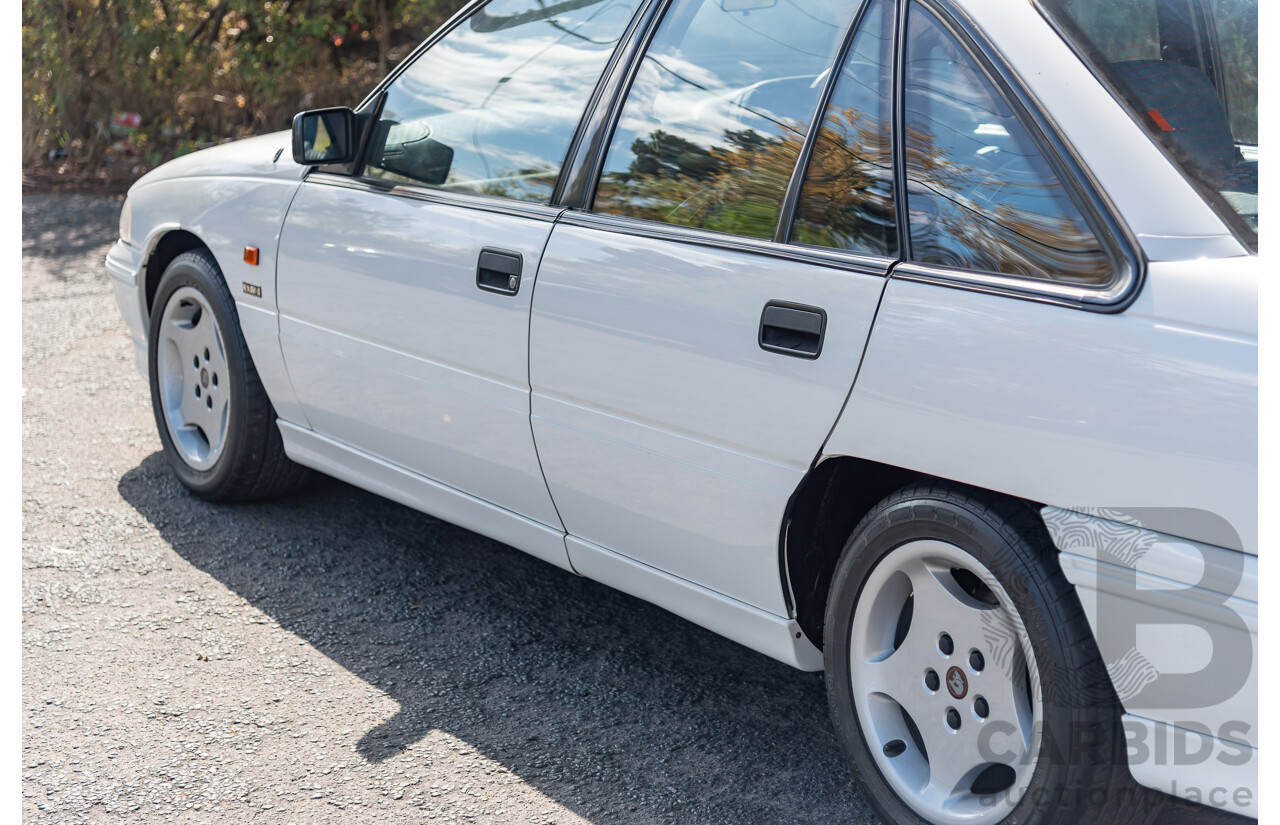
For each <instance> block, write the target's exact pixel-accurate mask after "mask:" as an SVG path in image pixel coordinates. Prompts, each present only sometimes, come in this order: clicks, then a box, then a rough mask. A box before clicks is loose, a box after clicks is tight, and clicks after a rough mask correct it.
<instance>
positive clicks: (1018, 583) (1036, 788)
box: [824, 497, 1122, 825]
mask: <svg viewBox="0 0 1280 825" xmlns="http://www.w3.org/2000/svg"><path fill="white" fill-rule="evenodd" d="M918 539H937V540H940V541H944V542H947V543H950V544H953V545H955V546H957V547H959V548H961V549H962V550H964V551H965V552H967V553H968V554H970V555H971V556H973V557H974V558H975V559H976V560H977V561H979V562H981V563H982V564H983V565H984V566H985V567H986V568H987V569H988V570H990V571H991V573H992V574H994V575H995V577H996V579H997V580H998V581H999V582H1000V584H1001V586H1002V587H1004V589H1005V591H1006V592H1007V593H1008V594H1009V597H1010V599H1011V600H1012V601H1013V603H1014V606H1015V607H1016V609H1017V611H1018V613H1019V615H1020V617H1021V619H1022V622H1023V624H1024V626H1025V628H1026V631H1027V635H1028V637H1029V638H1030V641H1031V647H1032V650H1033V652H1034V655H1035V658H1036V667H1037V668H1038V670H1039V672H1040V681H1041V694H1042V712H1043V720H1042V727H1041V731H1042V737H1041V747H1040V754H1039V758H1038V760H1037V764H1036V767H1035V770H1034V772H1033V774H1032V778H1031V781H1030V783H1029V785H1028V788H1027V793H1026V794H1025V795H1024V796H1023V798H1022V800H1021V801H1020V802H1019V803H1018V805H1017V806H1015V808H1014V809H1013V811H1012V812H1011V813H1010V815H1009V816H1008V817H1006V818H1005V819H1004V820H1002V825H1013V823H1018V825H1022V824H1023V823H1044V822H1051V821H1055V820H1058V817H1057V816H1055V815H1053V812H1054V811H1055V810H1058V811H1061V810H1065V809H1067V808H1071V809H1075V808H1077V805H1078V804H1082V803H1083V804H1088V800H1087V799H1084V800H1072V799H1071V798H1070V797H1069V794H1068V795H1067V796H1066V797H1065V798H1064V795H1063V793H1062V791H1069V790H1070V785H1069V784H1068V780H1069V779H1070V776H1069V773H1070V772H1069V771H1068V767H1069V766H1070V765H1072V764H1075V763H1078V762H1079V761H1080V760H1084V762H1085V763H1086V764H1088V765H1090V766H1098V765H1103V766H1106V767H1107V768H1108V769H1109V768H1110V766H1111V765H1112V764H1113V761H1112V760H1114V759H1115V758H1116V753H1115V743H1114V730H1113V728H1114V725H1115V721H1114V712H1113V710H1112V708H1113V707H1114V706H1113V702H1114V699H1112V700H1111V701H1103V702H1101V703H1097V704H1093V705H1092V706H1089V705H1087V704H1086V703H1087V702H1089V701H1090V700H1092V701H1096V699H1097V698H1098V697H1080V696H1079V695H1078V694H1079V693H1080V692H1081V691H1078V690H1076V689H1074V688H1075V685H1074V682H1075V681H1078V680H1074V679H1073V677H1072V674H1071V672H1070V666H1069V664H1068V659H1069V657H1068V655H1067V653H1066V647H1067V645H1066V644H1065V643H1064V642H1065V641H1066V640H1064V638H1063V637H1062V636H1061V632H1062V630H1063V629H1062V628H1061V627H1059V626H1058V625H1057V624H1055V623H1052V622H1051V621H1050V617H1051V615H1052V613H1051V610H1050V605H1049V604H1048V603H1047V601H1046V599H1045V597H1044V593H1043V592H1042V591H1041V589H1040V587H1039V586H1038V585H1037V584H1036V583H1037V582H1039V581H1042V580H1043V577H1044V576H1046V575H1055V574H1056V575H1058V576H1061V575H1062V573H1061V571H1060V570H1057V569H1056V566H1057V562H1056V559H1053V558H1052V557H1050V558H1044V557H1039V558H1037V557H1036V553H1034V552H1031V551H1030V550H1031V549H1030V548H1028V547H1027V546H1025V544H1024V543H1021V542H1017V541H1010V539H1009V538H1008V537H1007V536H1006V535H1002V534H1001V532H1000V531H999V530H998V529H997V528H996V527H995V526H993V525H992V524H990V523H989V522H988V521H987V520H985V519H983V518H979V517H976V516H975V514H974V513H972V512H969V511H968V510H967V509H966V508H964V507H963V506H958V505H957V504H955V503H953V502H949V501H943V500H938V499H932V498H926V497H920V498H906V499H904V500H901V501H897V502H894V503H893V504H892V505H891V506H888V507H885V508H883V509H878V510H875V511H873V512H872V514H870V515H869V516H868V518H867V520H865V521H864V523H863V526H860V528H859V529H858V530H856V531H855V532H854V534H853V536H852V537H851V538H850V540H849V542H848V544H847V545H846V547H845V550H844V554H843V555H842V557H841V560H840V562H839V564H838V565H837V568H836V572H835V575H834V576H833V578H832V586H831V598H830V599H829V601H828V609H827V622H826V627H825V631H824V653H825V658H826V674H825V676H826V682H827V692H828V697H829V701H830V705H831V713H832V718H833V721H834V723H835V726H836V729H837V733H838V735H839V738H840V744H841V747H842V749H843V750H844V753H845V756H846V758H847V759H848V760H849V761H850V762H851V763H852V765H853V767H854V771H855V773H856V775H857V778H858V781H859V782H860V784H861V785H862V787H863V790H864V792H865V793H866V796H867V799H868V800H869V801H870V802H871V803H872V805H873V806H874V807H875V808H876V809H877V810H878V811H879V812H880V813H881V815H882V816H884V817H885V818H886V819H888V820H889V821H891V822H895V823H912V825H926V823H927V820H925V819H922V818H921V817H920V816H919V815H917V814H916V813H915V811H913V810H912V809H911V808H910V807H908V806H907V805H906V804H905V803H904V802H902V801H901V800H900V799H899V798H898V796H897V794H896V793H895V792H894V791H893V789H892V787H891V786H890V785H889V783H888V782H887V780H886V779H885V778H884V776H883V775H882V774H881V772H880V769H879V766H878V765H877V764H876V762H875V759H874V757H873V756H872V754H871V752H870V751H869V747H870V745H869V744H867V743H866V740H865V739H864V737H863V734H862V728H861V724H860V722H859V720H858V714H857V707H856V705H855V702H854V696H853V686H852V678H851V676H850V645H849V642H850V636H851V632H852V624H853V617H854V611H855V609H856V605H857V601H858V598H859V597H861V595H862V592H861V591H862V588H863V586H864V585H865V583H866V580H867V578H868V576H869V575H870V574H871V571H872V570H873V569H874V568H875V566H876V565H877V564H878V563H879V562H880V561H881V560H882V559H884V558H885V556H886V555H888V553H890V552H891V551H892V550H894V549H896V548H897V547H900V546H902V545H903V544H906V543H908V542H910V541H914V540H918ZM1048 565H1053V568H1052V569H1051V568H1049V567H1048ZM1082 698H1084V699H1085V700H1086V701H1085V702H1082V701H1081V699H1082ZM1082 705H1086V706H1083V707H1082ZM1080 726H1083V728H1084V729H1087V730H1091V731H1093V732H1094V735H1095V736H1100V737H1101V741H1097V742H1094V741H1090V740H1089V738H1088V737H1084V738H1083V741H1073V736H1072V734H1073V730H1076V731H1078V730H1080V729H1081V727H1080ZM1121 756H1122V755H1121ZM1073 802H1075V803H1076V804H1072V803H1073ZM1064 806H1065V807H1064Z"/></svg>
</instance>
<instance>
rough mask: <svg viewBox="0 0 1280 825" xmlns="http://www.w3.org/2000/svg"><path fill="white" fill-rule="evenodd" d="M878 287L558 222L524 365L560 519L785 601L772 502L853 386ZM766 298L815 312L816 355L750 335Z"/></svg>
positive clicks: (649, 557)
mask: <svg viewBox="0 0 1280 825" xmlns="http://www.w3.org/2000/svg"><path fill="white" fill-rule="evenodd" d="M883 285H884V279H883V278H882V277H880V276H876V275H867V274H859V273H854V272H848V271H844V270H838V269H833V268H828V267H824V266H819V265H816V264H810V263H798V262H795V261H786V260H780V259H777V258H771V257H768V256H765V255H756V254H750V253H747V252H738V251H728V250H724V249H713V248H708V247H705V246H697V245H694V244H691V243H687V242H683V241H677V240H674V239H667V238H644V237H636V236H632V235H624V234H619V233H617V232H612V231H607V230H604V229H596V228H587V227H580V226H564V225H557V227H556V229H555V232H553V233H552V236H551V241H550V242H549V243H548V244H547V251H546V253H545V254H544V256H543V264H542V269H541V270H540V271H539V273H538V292H537V299H536V300H535V301H534V307H533V320H532V322H531V324H530V347H531V352H530V356H531V357H530V366H529V371H530V381H531V383H532V385H533V391H534V395H533V429H534V433H535V435H536V436H537V441H538V452H539V455H540V456H541V458H542V468H543V471H544V473H545V474H546V478H547V484H548V485H549V486H550V488H551V492H552V495H553V497H554V498H555V502H556V507H557V508H558V509H559V511H560V515H561V517H562V518H563V519H564V525H565V529H566V530H568V531H569V533H570V534H572V535H574V536H578V537H580V538H582V539H585V540H586V541H589V542H592V543H594V544H597V545H599V546H601V547H607V548H608V549H610V550H613V551H615V552H617V553H620V554H622V555H624V556H626V557H628V558H631V559H635V560H636V561H639V562H642V563H644V564H646V565H649V566H650V567H655V568H658V569H660V570H665V571H667V572H668V573H671V574H674V575H676V576H679V577H680V578H682V579H686V580H688V581H691V582H694V583H696V584H699V585H702V586H704V587H709V588H711V589H714V590H717V591H719V592H721V593H723V594H725V595H726V596H729V597H731V598H734V599H737V600H739V601H743V602H746V603H747V604H750V605H752V606H754V607H757V608H760V609H762V610H767V611H769V612H771V613H774V614H776V615H778V616H785V615H786V612H787V608H786V603H785V601H784V597H783V592H782V586H781V582H780V578H779V575H778V535H779V531H780V529H781V525H782V517H783V513H784V511H785V510H786V506H787V500H788V498H789V497H790V496H791V494H792V493H793V492H794V491H795V489H796V487H797V486H798V485H799V483H800V480H801V479H802V478H803V476H804V474H805V472H806V471H807V470H808V469H809V466H810V463H811V462H812V461H813V457H814V456H815V455H816V454H817V452H818V448H819V447H820V446H821V444H822V441H823V439H824V438H825V437H826V435H827V433H828V432H829V430H830V427H831V422H832V421H833V420H835V417H836V415H837V414H838V413H839V410H840V405H841V403H842V402H843V401H844V396H845V394H846V393H847V392H848V389H849V387H850V385H851V384H852V383H853V378H854V374H855V373H856V371H857V368H858V361H859V359H860V358H861V355H862V347H863V344H864V342H865V341H866V336H867V333H868V332H869V331H870V328H871V319H872V317H873V315H874V313H875V308H876V302H877V300H879V297H880V291H881V289H882V288H883ZM771 300H781V301H787V302H790V303H795V304H804V305H810V306H814V307H821V308H825V309H827V311H828V313H829V315H828V320H827V331H826V340H825V342H824V344H823V349H822V355H821V357H820V358H818V359H817V360H805V359H801V358H794V357H789V356H786V355H780V354H777V353H771V352H765V351H764V350H762V349H761V348H760V347H759V345H758V341H757V339H758V335H759V329H760V316H761V313H762V312H763V310H764V307H765V304H766V303H768V302H769V301H771ZM571 555H572V553H571ZM576 564H577V562H576V560H575V565H576Z"/></svg>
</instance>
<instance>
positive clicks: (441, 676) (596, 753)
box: [118, 453, 877, 823]
mask: <svg viewBox="0 0 1280 825" xmlns="http://www.w3.org/2000/svg"><path fill="white" fill-rule="evenodd" d="M118 487H119V491H120V493H121V495H122V496H123V497H124V499H125V500H126V501H127V502H129V504H131V505H132V506H133V507H134V508H136V509H137V511H138V512H139V513H141V514H142V515H143V516H144V517H146V518H147V519H148V520H149V521H150V522H151V523H152V524H154V525H155V526H156V527H157V529H158V530H159V531H160V533H161V535H162V536H163V537H164V539H165V540H166V541H167V542H168V543H169V544H170V545H171V546H172V548H173V549H174V551H175V552H177V553H178V554H179V555H180V556H182V557H183V558H184V559H186V560H187V561H188V562H190V563H191V564H193V565H194V566H196V567H197V568H199V569H200V570H202V571H204V572H206V573H208V574H209V575H211V576H213V577H214V578H216V579H217V580H218V581H220V582H221V583H222V584H223V585H225V586H226V587H228V588H229V589H230V590H232V591H233V592H235V593H237V594H239V595H240V596H242V597H244V598H245V599H247V600H248V601H249V602H250V603H251V604H253V605H254V606H255V607H256V608H258V609H260V610H262V611H263V612H265V613H267V614H268V615H270V616H271V617H272V618H273V619H274V620H276V621H277V622H278V623H279V624H280V625H281V626H282V627H283V628H284V629H286V630H288V631H290V632H291V633H294V634H296V635H297V636H298V637H299V638H301V639H303V640H305V641H307V642H308V643H309V644H311V645H313V646H314V647H315V648H316V649H317V650H318V651H320V652H321V653H323V654H324V655H325V656H327V657H329V658H330V659H331V660H332V661H334V662H336V663H337V664H338V665H340V666H342V667H344V668H346V669H347V670H348V671H350V672H351V673H353V674H356V675H358V676H359V677H360V678H361V679H363V680H365V681H366V682H367V683H369V684H370V685H373V686H375V687H376V688H378V689H380V690H381V691H384V692H385V693H386V694H387V695H388V696H390V697H391V698H392V699H394V700H395V701H396V702H398V703H399V705H400V710H399V712H398V713H397V714H396V715H395V716H394V717H393V718H391V719H390V720H388V721H387V722H386V723H384V724H382V725H380V726H378V727H376V728H374V729H373V730H369V731H368V732H366V733H365V734H364V736H363V738H362V739H361V740H360V743H359V746H358V749H359V752H360V753H361V755H362V756H363V757H364V758H366V759H368V760H370V761H372V762H379V761H382V760H385V759H387V758H389V757H391V756H393V755H395V754H398V753H400V752H402V751H403V750H404V749H405V748H406V747H407V746H408V745H410V744H412V743H413V742H415V741H417V740H419V739H421V738H422V737H424V736H425V735H427V734H428V733H429V732H430V731H431V730H432V729H439V730H442V731H444V732H447V733H449V734H451V735H453V736H456V737H458V738H459V739H462V740H464V741H465V742H467V743H468V744H469V745H471V746H472V747H474V748H475V749H477V751H479V752H480V753H481V754H483V755H485V756H486V757H488V758H489V759H492V760H494V761H495V762H497V763H499V764H501V765H503V766H505V767H507V768H508V769H510V770H511V771H513V772H514V773H516V774H518V775H519V776H520V777H521V778H522V779H523V780H525V781H526V782H529V783H530V784H531V785H533V786H534V787H536V788H537V789H538V790H540V791H541V792H542V793H544V794H546V795H547V796H549V797H550V798H552V799H554V800H555V801H556V802H558V803H560V804H562V805H564V806H565V807H567V808H569V809H571V810H573V811H575V812H576V813H578V814H579V815H581V816H583V817H585V818H587V819H589V820H593V821H597V822H735V823H737V822H741V823H746V822H760V823H782V822H843V823H847V822H858V823H873V822H876V821H877V820H876V818H875V816H874V815H873V814H872V813H871V812H870V809H869V808H868V807H867V806H866V805H865V803H864V802H863V801H862V800H861V799H860V798H859V797H858V795H857V792H856V790H855V789H854V786H853V783H852V781H851V778H850V774H849V772H848V769H847V767H846V765H845V762H844V759H843V757H842V756H841V754H840V751H839V748H838V746H837V743H836V740H835V736H834V733H833V731H832V728H831V723H830V720H829V717H828V714H827V708H826V700H825V695H824V688H823V682H822V679H821V676H820V675H819V674H813V673H801V672H799V671H796V670H794V669H792V668H789V667H787V666H786V665H783V664H780V663H778V662H775V661H773V660H771V659H769V658H767V657H764V656H761V655H759V654H757V653H754V652H752V651H750V650H748V649H746V648H743V647H740V646H739V645H736V644H734V643H733V642H730V641H727V640H725V639H722V638H720V637H718V636H716V635H714V634H712V633H710V632H708V631H705V630H703V629H701V628H698V627H696V626H694V625H692V624H690V623H689V622H686V621H684V620H683V619H680V618H678V617H676V616H674V615H672V614H670V613H667V612H666V611H664V610H661V609H660V608H657V607H654V606H652V605H649V604H647V603H645V602H642V601H640V600H638V599H635V598H632V597H630V596H627V595H624V594H622V593H619V592H617V591H614V590H612V589H610V588H607V587H605V586H603V585H600V584H597V583H595V582H591V581H588V580H586V579H582V578H579V577H577V576H574V575H572V574H570V573H567V572H564V571H561V570H558V569H556V568H554V567H552V566H551V565H548V564H546V563H543V562H541V561H538V560H536V559H534V558H532V557H530V556H527V555H525V554H523V553H521V552H519V551H517V550H514V549H512V548H510V547H507V546H505V545H502V544H500V543H497V542H494V541H491V540H489V539H486V538H483V537H481V536H479V535H477V534H475V533H471V532H469V531H467V530H463V529H461V528H458V527H455V526H453V525H450V524H447V523H444V522H441V521H438V520H436V519H433V518H431V517H429V516H426V515H423V514H421V513H418V512H416V511H414V510H411V509H409V508H407V507H403V506H401V505H398V504H395V503H393V502H390V501H387V500H385V499H382V498H380V497H378V496H375V495H372V494H370V493H366V492H364V491H362V490H358V489H356V488H354V487H351V486H348V485H346V484H343V483H341V482H337V481H333V480H330V479H320V480H318V481H317V482H316V483H315V484H313V485H312V486H311V487H309V488H308V489H307V490H306V491H304V492H303V493H300V494H298V495H296V496H293V497H290V498H287V499H282V500H278V501H274V502H267V503H261V504H249V505H214V504H209V503H207V502H204V501H201V500H199V499H197V498H195V497H193V496H191V495H189V494H188V493H187V492H186V490H185V489H184V488H182V487H181V486H180V485H179V483H178V482H177V480H176V478H175V477H174V476H173V475H172V473H171V472H170V470H169V468H168V466H167V464H166V462H165V459H164V456H163V455H162V454H160V453H155V454H153V455H151V456H150V457H148V458H147V459H145V460H144V461H143V462H142V463H141V464H140V465H139V466H138V467H136V468H135V469H133V470H131V471H129V472H128V473H126V474H125V475H124V477H123V478H121V480H120V482H119V485H118Z"/></svg>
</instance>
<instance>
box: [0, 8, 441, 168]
mask: <svg viewBox="0 0 1280 825" xmlns="http://www.w3.org/2000/svg"><path fill="white" fill-rule="evenodd" d="M460 4H461V0H23V7H22V63H23V92H24V95H23V100H24V102H23V126H24V134H23V159H24V162H26V161H29V160H31V159H33V158H35V157H37V156H39V155H42V154H43V153H45V152H47V151H48V150H49V149H52V148H56V147H59V146H65V145H67V144H68V143H69V142H72V141H75V142H76V146H77V147H78V151H79V152H80V153H81V154H86V155H89V156H91V157H94V158H96V157H98V156H99V155H100V154H101V153H102V152H104V151H106V149H107V148H108V146H109V145H110V140H111V139H110V137H109V136H108V135H107V133H106V130H105V128H103V127H105V125H106V123H107V122H108V120H109V118H110V114H111V112H112V111H113V110H126V111H134V112H139V113H140V114H141V115H142V127H141V129H140V130H139V140H138V142H139V143H141V144H144V145H145V146H146V150H147V153H148V155H151V156H154V154H153V153H158V154H160V155H163V156H172V153H173V152H174V151H175V150H177V149H178V147H179V145H180V144H181V145H182V146H183V148H186V147H187V146H189V145H190V144H191V142H193V141H195V142H208V141H216V140H221V139H225V138H230V137H240V136H244V135H247V134H253V133H260V132H265V131H272V130H275V129H285V128H288V125H289V120H290V118H291V117H292V115H293V114H294V113H295V112H297V111H299V110H300V109H304V108H307V107H313V106H323V105H342V104H347V105H352V104H355V103H357V102H359V100H360V99H361V98H363V97H364V95H365V94H366V93H367V92H368V91H369V90H370V89H371V88H372V87H373V85H374V84H375V83H376V82H377V81H378V79H379V77H380V75H381V73H382V72H383V71H385V68H389V67H390V66H394V64H395V62H397V61H398V60H399V59H402V58H403V57H404V56H405V55H406V54H408V52H409V51H410V50H411V49H412V48H413V46H414V45H416V44H417V43H418V42H419V41H420V40H422V39H423V38H424V37H425V36H426V34H427V33H429V32H430V30H431V29H433V28H434V27H435V26H436V25H438V24H439V23H440V22H441V21H443V20H444V19H445V18H446V17H447V16H448V15H449V14H451V13H452V12H453V11H454V10H455V9H456V8H457V7H458V6H459V5H460ZM380 64H384V66H385V68H384V67H383V65H380ZM99 124H101V126H100V125H99ZM149 159H150V158H149Z"/></svg>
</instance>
